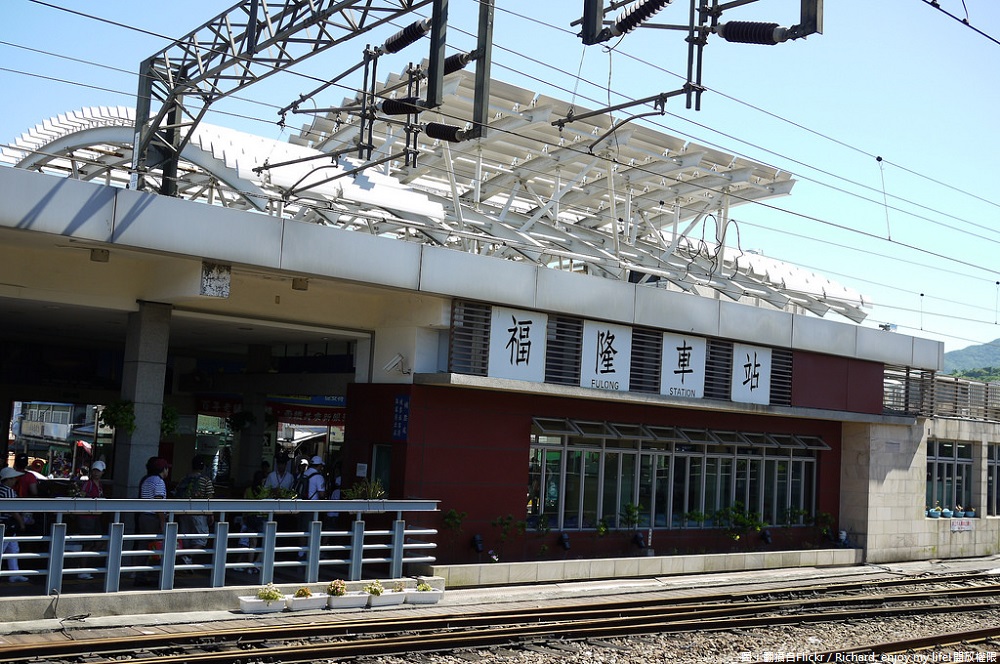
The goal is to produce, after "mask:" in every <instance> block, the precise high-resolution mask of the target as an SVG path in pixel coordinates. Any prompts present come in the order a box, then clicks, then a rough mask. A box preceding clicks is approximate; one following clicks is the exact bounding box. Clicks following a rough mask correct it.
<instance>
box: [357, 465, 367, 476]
mask: <svg viewBox="0 0 1000 664" xmlns="http://www.w3.org/2000/svg"><path fill="white" fill-rule="evenodd" d="M354 476H355V477H368V464H367V463H359V464H358V465H357V466H356V467H355V468H354Z"/></svg>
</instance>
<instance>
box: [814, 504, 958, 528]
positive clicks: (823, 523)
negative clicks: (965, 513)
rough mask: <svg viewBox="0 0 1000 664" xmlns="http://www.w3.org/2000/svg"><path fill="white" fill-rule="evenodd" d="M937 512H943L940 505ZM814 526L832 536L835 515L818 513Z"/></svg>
mask: <svg viewBox="0 0 1000 664" xmlns="http://www.w3.org/2000/svg"><path fill="white" fill-rule="evenodd" d="M937 511H939V512H940V511H941V506H940V505H938V507H937ZM813 525H815V526H816V527H817V528H819V529H820V533H821V534H823V535H830V534H831V530H830V529H831V528H832V527H833V515H832V514H830V513H829V512H816V516H814V517H813Z"/></svg>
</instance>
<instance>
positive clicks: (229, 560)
mask: <svg viewBox="0 0 1000 664" xmlns="http://www.w3.org/2000/svg"><path fill="white" fill-rule="evenodd" d="M436 510H437V501H432V500H396V501H393V500H384V501H383V500H310V501H304V500H277V499H275V500H221V499H209V500H193V499H168V500H138V499H136V500H128V499H102V498H17V499H8V500H0V513H9V512H20V513H29V514H32V515H33V516H34V519H35V520H36V522H37V523H39V524H40V534H38V533H36V534H24V533H18V534H15V535H13V536H11V535H10V532H5V529H4V527H3V526H2V525H0V551H3V549H4V542H5V541H7V540H13V541H16V542H18V545H19V548H20V549H21V551H20V553H17V554H5V555H3V556H2V559H0V580H2V578H3V577H10V576H14V575H21V576H26V577H44V581H45V586H44V587H45V590H46V593H47V594H53V593H59V592H62V585H63V579H64V578H65V577H67V576H70V575H78V574H91V575H103V583H104V591H105V592H109V593H113V592H118V591H119V590H121V585H122V584H121V582H122V578H123V577H124V576H125V575H128V574H141V575H147V576H153V577H155V579H156V581H155V586H156V587H159V588H160V589H162V590H170V589H172V588H173V587H174V584H175V576H176V573H177V572H178V571H181V570H207V571H208V572H209V575H208V576H209V586H210V587H212V588H219V587H224V586H225V585H226V571H227V570H230V569H234V568H239V567H244V568H247V567H253V568H255V569H256V570H258V571H259V573H260V582H261V583H268V582H271V581H274V580H275V577H274V573H275V569H276V568H296V567H297V568H302V569H303V570H304V574H303V576H302V579H301V580H302V581H303V582H305V583H316V582H318V581H319V580H320V574H321V570H322V572H324V578H329V579H331V580H332V579H334V578H343V579H346V580H352V581H356V580H358V579H361V578H363V576H362V575H363V571H364V568H365V566H372V565H383V566H384V565H387V566H388V571H389V576H390V577H391V578H396V577H400V576H402V574H403V566H404V565H405V564H407V563H430V562H434V560H435V558H434V555H433V553H434V550H435V548H436V544H435V542H434V539H433V538H434V536H435V535H436V534H437V531H436V530H434V529H430V528H414V527H410V528H408V527H407V526H406V522H405V521H404V519H403V514H404V513H408V512H410V513H412V512H434V511H436ZM143 512H159V513H164V514H166V526H165V528H164V532H163V533H160V534H156V535H150V534H138V533H136V532H134V529H133V528H132V527H131V526H132V521H133V519H132V518H131V517H130V516H128V515H136V514H139V513H143ZM328 512H336V513H340V514H348V515H350V516H351V521H350V527H349V528H348V529H346V530H324V529H323V523H322V519H321V515H323V514H326V513H328ZM205 513H211V514H212V515H213V516H214V520H215V521H214V524H213V526H212V527H211V528H210V532H209V533H208V534H207V535H205V534H198V533H185V532H182V531H181V530H180V526H179V524H178V518H177V517H179V516H182V515H184V514H205ZM392 513H395V518H394V519H393V520H392V522H391V524H390V526H389V527H388V528H386V529H377V530H369V529H367V528H366V524H365V516H366V515H377V514H392ZM79 515H97V516H99V517H100V518H101V523H102V528H101V531H102V532H101V534H99V535H85V534H76V533H74V532H71V528H70V522H71V521H72V517H75V516H79ZM237 515H239V516H245V515H262V516H263V519H264V524H263V527H262V528H260V529H259V530H255V531H253V532H237V531H236V530H235V529H231V522H230V520H229V518H230V517H233V518H235V517H236V516H237ZM287 521H294V522H295V525H294V526H293V527H283V528H281V529H280V530H279V527H278V524H279V522H281V523H282V524H283V525H286V526H287V525H288V524H287V523H286V522H287ZM192 538H198V539H205V540H207V543H206V544H205V546H204V547H191V546H188V544H187V543H186V542H185V540H187V539H192ZM242 538H249V539H251V540H255V542H254V543H253V545H246V544H240V539H242ZM245 557H250V558H252V559H253V560H252V561H244V560H241V558H245ZM10 558H16V559H17V560H18V566H19V567H20V568H21V569H20V571H18V572H13V571H11V570H10V569H9V564H8V563H7V561H8V559H10Z"/></svg>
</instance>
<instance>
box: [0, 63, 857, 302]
mask: <svg viewBox="0 0 1000 664" xmlns="http://www.w3.org/2000/svg"><path fill="white" fill-rule="evenodd" d="M405 89H406V81H405V80H404V79H403V76H402V75H393V76H391V77H389V78H388V79H387V80H385V81H384V82H382V83H380V84H379V85H377V86H376V90H377V97H378V99H379V100H385V99H393V98H397V97H402V96H404V94H403V93H402V91H403V90H405ZM473 100H474V75H473V74H470V73H468V72H466V71H459V72H457V73H454V74H450V75H448V76H447V77H446V78H445V89H444V95H443V104H442V105H441V106H440V107H439V108H436V109H434V110H432V111H424V112H422V113H420V114H414V115H411V116H407V115H402V116H393V117H389V116H384V115H383V114H382V113H381V112H379V113H376V114H375V119H374V121H373V122H371V124H370V125H369V126H367V127H365V129H370V131H366V132H365V133H364V140H362V125H363V123H362V122H361V117H362V114H361V113H359V112H358V107H359V105H360V103H361V101H362V100H361V98H360V97H355V98H347V99H345V100H344V101H343V103H342V105H341V106H340V107H337V109H334V110H329V111H326V112H323V113H320V114H318V115H315V116H313V117H311V118H310V119H309V120H308V122H307V123H306V124H305V125H304V126H303V127H302V128H301V129H300V130H299V131H297V132H295V133H293V134H292V135H291V137H290V140H289V141H288V142H283V141H278V140H274V139H269V138H262V137H259V136H253V135H250V134H247V133H244V132H240V131H236V130H232V129H227V128H223V127H218V126H213V125H210V124H206V123H200V124H199V125H197V126H196V128H195V129H194V130H193V135H192V136H191V138H190V140H189V141H188V142H187V143H186V145H185V147H184V149H183V153H182V155H181V169H180V171H179V173H178V175H177V178H178V182H177V184H178V195H179V196H181V197H183V198H187V199H190V200H196V201H202V202H207V203H210V204H215V205H223V206H227V207H232V208H236V209H245V210H254V211H258V212H261V213H264V214H271V215H276V216H282V217H285V218H292V219H298V220H302V221H306V222H312V223H318V224H323V225H328V226H333V227H337V228H341V229H347V230H353V231H358V232H365V233H371V234H375V235H380V236H389V237H394V238H397V239H399V240H401V241H407V242H421V243H428V244H434V245H440V246H445V247H449V248H452V249H456V250H460V251H466V252H471V253H476V254H480V255H486V256H492V257H500V258H506V259H510V260H519V261H533V262H535V263H537V264H538V265H541V266H544V267H547V268H552V269H562V270H570V271H576V272H583V273H588V274H593V275H597V276H602V277H606V278H611V279H620V280H629V281H632V282H636V283H643V284H648V285H649V286H651V287H661V288H670V289H675V290H682V291H686V292H690V293H695V294H699V295H706V296H716V295H717V294H722V295H724V296H726V297H727V298H730V299H732V300H736V301H745V302H749V303H755V304H759V305H762V306H769V307H773V308H776V309H781V310H786V311H809V312H811V313H813V314H815V315H818V316H824V315H826V314H827V313H828V312H835V313H838V314H840V315H842V316H845V317H847V318H848V319H850V320H852V321H855V322H860V321H862V320H864V318H865V317H866V316H867V311H866V310H867V309H868V308H869V307H870V302H868V301H867V300H866V298H865V297H863V296H862V295H861V294H860V293H858V292H856V291H853V290H851V289H848V288H846V287H844V286H842V285H840V284H837V283H835V282H833V281H830V280H829V279H827V278H825V277H822V276H821V275H818V274H815V273H812V272H809V271H806V270H803V269H800V268H798V267H795V266H793V265H790V264H788V263H784V262H780V261H776V260H773V259H769V258H766V257H764V256H762V255H759V254H755V253H749V252H745V251H742V250H740V249H739V248H733V247H731V246H726V240H727V237H729V238H731V237H733V236H734V235H735V233H734V232H733V229H732V224H733V223H734V222H731V220H730V217H729V211H730V209H731V208H732V207H734V206H738V205H744V204H752V203H753V202H756V201H763V200H767V199H770V198H775V197H778V196H784V195H787V194H788V193H789V192H790V191H791V189H792V186H793V184H794V180H793V179H792V176H791V174H789V173H787V172H784V171H780V170H777V169H775V168H773V167H769V166H766V165H764V164H760V163H755V162H752V161H749V160H746V159H743V158H740V157H735V156H733V155H730V154H726V153H724V152H721V151H719V150H717V149H715V148H711V147H706V146H701V145H697V144H695V143H692V142H689V141H686V140H683V139H680V138H677V137H674V136H670V135H668V134H666V133H663V132H661V131H657V130H655V129H653V128H651V127H650V126H649V125H646V124H642V123H641V122H630V123H621V120H622V119H623V117H618V116H616V117H611V116H609V115H608V114H601V115H595V116H593V117H589V118H586V119H584V120H577V121H573V122H567V123H564V124H560V123H558V122H556V121H557V120H559V119H560V118H566V117H568V116H570V115H571V114H575V115H576V116H580V115H584V114H585V113H586V111H587V110H588V109H585V108H581V107H579V106H576V105H574V104H571V103H570V102H567V101H561V100H558V99H554V98H551V97H546V96H544V95H540V94H535V93H533V92H531V91H530V90H526V89H523V88H519V87H516V86H513V85H509V84H505V83H502V82H499V81H495V80H494V81H492V82H491V85H490V102H489V108H490V123H489V127H488V130H487V131H486V133H485V136H484V137H481V138H477V139H473V140H465V141H461V142H447V141H444V140H438V139H433V138H430V137H429V136H428V135H427V125H428V123H439V124H445V125H455V126H457V127H458V128H459V130H464V129H467V128H468V126H469V125H468V118H470V117H472V111H473V103H474V102H473ZM295 117H298V116H295ZM134 121H135V116H134V113H133V111H131V109H126V108H122V107H100V108H88V109H83V110H81V111H77V112H73V113H67V114H65V115H60V116H58V117H56V118H53V119H51V120H47V121H45V122H43V123H41V124H39V125H37V126H36V127H34V128H33V129H32V130H30V131H28V132H26V133H25V134H23V135H22V136H21V137H20V138H19V139H18V140H17V141H16V142H15V143H14V145H13V146H11V147H10V148H5V149H3V151H2V155H0V163H6V164H8V165H13V166H17V167H21V168H28V169H33V170H38V171H43V172H48V173H56V174H60V175H63V176H67V177H72V178H77V179H82V180H92V181H97V182H103V183H106V184H110V185H113V186H126V185H127V184H128V182H129V177H130V173H129V167H130V164H131V159H132V142H133V140H134ZM408 129H409V130H410V135H411V136H415V138H416V140H415V150H411V151H410V152H409V154H408V156H407V151H406V147H407V146H406V137H407V133H408V132H407V130H408ZM414 131H415V132H416V133H414ZM369 137H370V142H369ZM359 144H366V145H367V146H368V148H367V149H361V148H359ZM413 145H414V144H413V143H411V147H412V146H413Z"/></svg>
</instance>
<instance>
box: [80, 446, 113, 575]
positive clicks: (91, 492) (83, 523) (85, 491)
mask: <svg viewBox="0 0 1000 664" xmlns="http://www.w3.org/2000/svg"><path fill="white" fill-rule="evenodd" d="M106 468H107V466H106V465H105V464H104V462H103V461H95V462H94V465H93V466H92V467H91V469H90V474H89V475H88V477H87V480H86V481H85V482H84V483H83V484H81V485H80V497H81V498H103V497H104V487H103V486H102V485H101V478H102V477H104V471H105V469H106ZM101 531H102V523H101V515H100V514H77V515H76V532H77V534H79V535H100V534H101ZM100 546H101V543H100V542H92V541H87V542H84V544H83V550H84V551H99V550H100ZM91 562H93V561H91ZM76 576H77V578H79V579H83V580H84V581H89V580H91V579H93V578H94V575H93V574H91V573H90V572H81V573H79V574H77V575H76Z"/></svg>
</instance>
